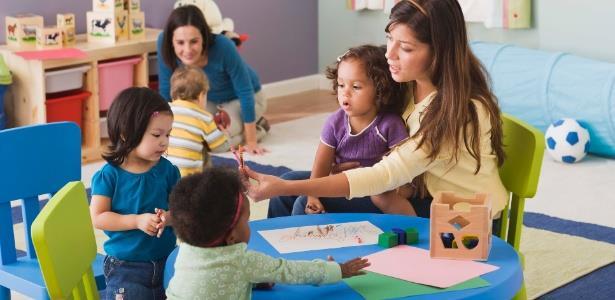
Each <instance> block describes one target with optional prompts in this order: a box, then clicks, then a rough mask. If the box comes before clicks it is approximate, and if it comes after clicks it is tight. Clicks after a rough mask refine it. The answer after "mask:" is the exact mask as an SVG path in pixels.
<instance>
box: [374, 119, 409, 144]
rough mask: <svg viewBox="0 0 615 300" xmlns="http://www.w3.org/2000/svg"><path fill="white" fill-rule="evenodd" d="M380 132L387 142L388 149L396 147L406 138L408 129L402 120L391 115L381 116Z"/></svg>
mask: <svg viewBox="0 0 615 300" xmlns="http://www.w3.org/2000/svg"><path fill="white" fill-rule="evenodd" d="M380 124H381V125H382V130H383V133H384V135H385V138H386V139H387V141H388V146H389V149H390V148H393V147H395V146H397V145H398V144H399V143H400V142H402V141H403V140H405V139H407V138H408V136H409V135H408V128H406V124H405V123H404V120H403V119H402V118H401V117H400V116H398V115H396V114H392V113H388V114H385V115H384V116H382V122H381V123H380Z"/></svg>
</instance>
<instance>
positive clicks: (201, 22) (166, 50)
mask: <svg viewBox="0 0 615 300" xmlns="http://www.w3.org/2000/svg"><path fill="white" fill-rule="evenodd" d="M182 26H194V27H195V28H196V29H198V30H199V32H201V36H202V37H203V53H202V54H203V56H207V52H208V49H209V47H211V46H212V45H213V44H214V35H213V33H211V28H209V26H208V25H207V21H205V16H203V12H202V11H201V9H200V8H198V7H197V6H194V5H184V6H180V7H178V8H176V9H174V10H173V11H172V12H171V14H170V15H169V18H168V19H167V23H166V25H165V26H164V32H163V35H162V46H161V48H162V49H161V50H162V59H163V60H164V63H165V64H166V65H167V66H169V67H170V68H171V70H175V68H177V65H178V64H177V55H176V54H175V50H174V49H173V33H174V32H175V29H177V28H178V27H182Z"/></svg>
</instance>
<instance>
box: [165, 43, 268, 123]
mask: <svg viewBox="0 0 615 300" xmlns="http://www.w3.org/2000/svg"><path fill="white" fill-rule="evenodd" d="M163 34H164V33H163V32H161V33H160V35H159V36H158V43H157V49H158V90H159V91H160V95H162V97H164V98H165V99H167V100H171V86H170V85H171V83H170V81H171V75H173V71H172V70H171V68H170V67H169V66H167V64H165V63H164V60H163V58H162V51H161V50H160V49H161V47H162V38H163ZM207 51H208V53H207V65H206V66H205V67H204V68H203V71H204V72H205V74H206V75H207V79H209V91H208V92H207V101H211V102H213V103H218V104H219V103H226V102H229V101H231V100H235V99H239V104H240V105H241V117H242V119H243V121H244V122H245V123H251V122H254V121H255V119H256V112H255V109H254V103H255V102H254V101H255V100H254V94H255V93H257V92H258V91H260V90H261V83H260V79H259V78H258V75H256V72H254V70H252V68H251V67H250V66H249V65H248V64H246V63H245V62H244V61H243V59H242V58H241V56H240V55H239V52H237V46H235V44H234V43H233V42H232V41H231V40H230V39H228V38H227V37H226V36H224V35H219V34H214V39H213V45H212V46H210V47H209V49H207ZM178 64H181V62H179V61H178Z"/></svg>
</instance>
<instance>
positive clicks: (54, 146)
mask: <svg viewBox="0 0 615 300" xmlns="http://www.w3.org/2000/svg"><path fill="white" fill-rule="evenodd" d="M79 180H81V131H80V130H79V127H78V126H77V125H76V124H75V123H70V122H60V123H49V124H39V125H32V126H25V127H18V128H12V129H6V130H2V131H0V299H10V297H11V295H10V291H11V290H13V291H15V292H18V293H21V294H23V295H26V296H28V297H31V298H35V299H49V296H48V294H47V289H46V287H45V284H44V281H43V278H42V275H41V270H40V268H39V264H38V261H37V259H36V253H35V251H34V246H33V244H32V239H31V237H30V229H31V225H32V222H33V221H34V219H35V218H36V216H37V215H38V213H39V211H40V202H39V196H42V197H41V198H43V197H44V198H49V197H50V196H49V194H54V193H55V192H57V191H58V190H60V189H61V188H62V187H63V186H64V185H65V184H67V183H68V182H70V181H79ZM12 201H20V202H21V218H22V219H23V228H24V233H25V234H24V236H22V238H24V239H25V241H26V243H25V247H26V249H25V251H26V255H25V256H22V257H17V254H18V251H17V249H16V246H15V233H14V232H13V213H12V211H13V209H12V208H11V202H12ZM18 215H19V214H18ZM19 217H20V216H17V218H19ZM102 260H103V257H102V256H100V255H98V256H97V259H96V261H95V263H94V265H93V268H94V275H95V276H96V281H97V282H96V283H97V285H98V286H99V287H100V288H104V287H105V282H104V276H103V275H102V273H103V272H102Z"/></svg>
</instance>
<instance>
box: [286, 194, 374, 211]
mask: <svg viewBox="0 0 615 300" xmlns="http://www.w3.org/2000/svg"><path fill="white" fill-rule="evenodd" d="M319 199H320V203H322V206H323V207H324V208H325V212H328V213H378V214H381V213H382V211H381V210H380V209H378V207H376V206H375V205H374V203H373V202H372V199H371V197H361V198H353V199H351V200H348V199H346V198H343V197H335V198H327V197H321V198H319ZM306 205H307V197H306V196H300V197H298V198H297V200H295V204H294V205H293V211H292V214H293V215H305V206H306Z"/></svg>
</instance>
